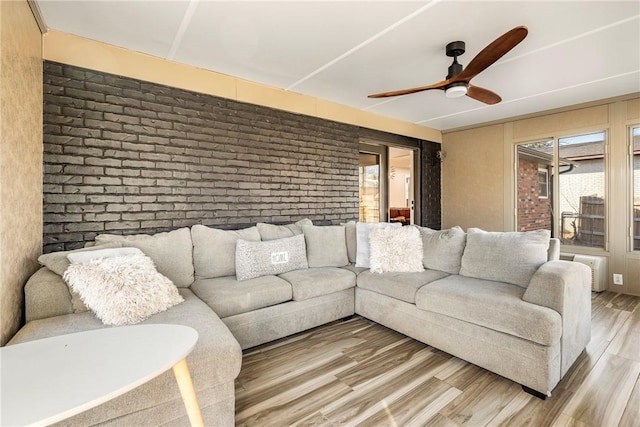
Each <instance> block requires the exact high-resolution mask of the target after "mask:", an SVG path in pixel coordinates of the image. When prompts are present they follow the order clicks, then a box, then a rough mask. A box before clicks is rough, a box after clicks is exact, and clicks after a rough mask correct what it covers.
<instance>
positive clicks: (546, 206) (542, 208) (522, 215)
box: [516, 139, 554, 231]
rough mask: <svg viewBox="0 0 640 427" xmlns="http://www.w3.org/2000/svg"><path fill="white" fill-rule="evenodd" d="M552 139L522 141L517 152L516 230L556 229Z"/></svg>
mask: <svg viewBox="0 0 640 427" xmlns="http://www.w3.org/2000/svg"><path fill="white" fill-rule="evenodd" d="M553 147H554V141H553V139H548V140H543V141H538V142H532V143H527V144H520V145H518V148H517V150H516V152H517V156H518V159H517V166H518V174H517V175H518V176H517V212H518V217H517V230H518V231H532V230H553V212H552V209H551V194H552V192H551V188H550V184H549V178H550V177H551V176H553Z"/></svg>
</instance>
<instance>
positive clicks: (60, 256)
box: [38, 242, 122, 276]
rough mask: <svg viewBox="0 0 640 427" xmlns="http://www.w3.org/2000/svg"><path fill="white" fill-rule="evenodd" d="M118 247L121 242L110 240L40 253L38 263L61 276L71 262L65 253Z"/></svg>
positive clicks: (120, 245)
mask: <svg viewBox="0 0 640 427" xmlns="http://www.w3.org/2000/svg"><path fill="white" fill-rule="evenodd" d="M119 247H122V243H120V242H111V243H105V244H103V245H100V246H91V247H87V248H82V249H75V250H72V251H59V252H51V253H48V254H42V255H40V256H39V257H38V262H39V263H40V265H42V266H44V267H47V268H48V269H49V270H51V271H53V272H54V273H56V274H57V275H58V276H62V275H63V274H64V272H65V270H66V269H67V267H69V265H70V264H71V262H70V261H69V259H68V258H67V255H69V254H71V253H78V252H80V253H81V252H91V251H96V250H102V249H109V248H119Z"/></svg>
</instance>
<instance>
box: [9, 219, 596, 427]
mask: <svg viewBox="0 0 640 427" xmlns="http://www.w3.org/2000/svg"><path fill="white" fill-rule="evenodd" d="M369 228H371V227H369ZM403 228H406V227H403ZM359 231H361V230H360V229H359V228H358V227H357V225H356V223H354V222H351V223H349V224H346V225H345V226H325V227H316V226H313V225H311V223H310V221H308V220H303V221H299V222H298V223H295V224H290V225H286V226H276V225H270V224H257V225H256V226H255V227H251V228H249V229H245V230H237V231H229V230H216V229H213V228H210V227H205V226H202V225H196V226H193V227H192V228H191V229H188V228H184V229H179V230H174V231H172V232H169V233H159V234H157V235H154V236H144V235H138V236H114V235H101V236H98V237H97V238H96V245H98V246H97V247H99V248H105V247H131V246H133V247H137V248H139V249H141V250H142V251H143V252H144V253H145V254H146V255H147V256H148V257H150V258H151V259H152V260H153V261H154V263H155V265H156V267H157V269H158V271H159V272H160V273H162V274H163V275H165V276H166V277H168V278H169V279H171V280H172V281H173V283H174V284H175V285H176V286H177V287H178V290H179V292H180V295H182V297H183V298H184V302H182V303H180V304H178V305H175V306H173V307H171V308H169V309H168V310H166V311H162V312H160V313H157V314H154V315H152V316H151V317H149V318H148V319H147V320H145V321H144V322H143V323H175V324H183V325H187V326H191V327H193V328H195V329H196V330H197V331H198V333H199V335H200V338H199V341H198V344H197V345H196V348H195V349H194V351H193V352H192V354H191V355H190V356H189V357H188V359H187V360H188V363H189V366H190V370H191V373H192V376H193V380H194V385H195V388H196V392H197V395H198V399H199V401H200V405H201V407H202V411H203V416H204V419H205V422H206V424H208V425H233V424H234V403H235V399H234V380H235V378H236V377H237V376H238V374H239V372H240V367H241V363H242V352H241V349H246V348H250V347H253V346H256V345H259V344H262V343H266V342H269V341H272V340H275V339H278V338H281V337H285V336H288V335H291V334H294V333H297V332H300V331H303V330H306V329H309V328H313V327H316V326H319V325H322V324H325V323H328V322H331V321H334V320H338V319H341V318H345V317H349V316H351V315H353V314H359V315H362V316H364V317H367V318H369V319H371V320H373V321H376V322H378V323H380V324H383V325H385V326H387V327H390V328H392V329H395V330H397V331H399V332H401V333H404V334H406V335H408V336H410V337H413V338H415V339H417V340H420V341H422V342H425V343H427V344H429V345H432V346H434V347H437V348H439V349H441V350H443V351H446V352H448V353H451V354H453V355H455V356H458V357H460V358H462V359H465V360H467V361H469V362H471V363H474V364H477V365H479V366H481V367H484V368H486V369H488V370H491V371H493V372H496V373H497V374H500V375H502V376H505V377H507V378H509V379H512V380H513V381H516V382H518V383H520V384H522V385H523V386H525V387H528V388H529V389H531V391H534V392H538V393H539V394H541V395H547V394H549V393H550V392H551V390H553V388H554V387H555V385H556V384H557V383H558V381H559V380H560V379H561V378H562V376H563V375H564V374H565V373H566V372H567V370H568V369H569V367H570V366H571V365H572V363H573V362H574V361H575V359H576V358H577V356H578V355H579V354H580V353H581V352H582V351H583V349H584V347H585V346H586V344H587V342H588V341H589V334H590V317H591V313H590V307H591V306H590V286H591V283H590V280H591V278H590V272H589V270H588V268H587V267H586V266H583V265H581V264H578V263H571V262H565V261H558V260H557V258H558V252H559V243H558V241H557V240H555V239H549V238H548V237H547V238H546V240H544V238H542V240H540V238H538V241H542V242H546V243H545V244H546V246H545V247H544V251H545V252H544V257H545V259H544V260H542V261H541V262H539V264H540V265H538V266H536V268H533V269H532V271H529V272H526V274H521V275H519V276H518V275H517V274H516V277H515V278H513V277H512V273H513V270H518V271H524V270H526V268H525V267H520V268H519V267H518V266H514V265H508V266H504V265H486V264H487V263H488V262H491V259H494V260H495V259H499V258H500V257H504V256H505V255H504V254H501V253H500V248H499V247H498V246H499V245H498V246H495V245H494V244H495V239H498V240H500V239H502V238H503V237H509V238H512V240H507V241H506V242H505V241H503V242H502V246H503V247H504V246H505V244H506V246H510V245H511V246H512V245H516V246H517V243H518V238H520V237H521V234H518V233H488V234H486V235H485V234H481V233H480V232H475V231H474V230H469V233H470V234H467V233H464V232H462V230H460V229H459V228H457V229H451V230H444V231H438V232H436V231H434V230H429V229H421V230H420V231H421V236H422V242H423V244H424V246H423V247H422V246H421V247H420V251H421V252H420V256H421V259H422V261H423V262H421V264H424V267H425V268H424V271H416V272H385V273H381V274H380V273H374V272H372V271H371V270H369V269H368V268H365V267H362V266H358V265H363V262H361V261H362V260H361V259H359V258H358V257H359V256H360V255H362V256H364V255H363V254H362V252H363V250H364V245H365V244H363V243H362V242H363V241H366V240H363V239H361V237H362V236H361V234H362V233H359ZM301 234H302V235H304V237H305V239H304V245H303V250H304V251H305V255H306V259H305V260H303V262H304V263H306V264H307V265H306V266H305V267H304V268H298V269H294V270H291V271H286V272H282V273H278V274H262V275H261V274H260V272H258V273H256V271H253V270H254V267H255V266H254V265H253V264H255V263H253V264H251V263H250V265H249V268H248V270H247V268H246V267H245V266H244V264H246V263H245V262H244V261H245V258H247V257H246V256H244V255H243V257H242V258H238V263H236V258H235V257H236V249H238V250H239V247H240V246H241V244H242V245H244V246H243V247H245V246H246V247H247V248H249V250H253V249H252V248H258V249H259V250H262V249H260V248H263V247H266V246H267V242H275V243H274V244H275V245H278V244H280V242H284V241H289V242H291V241H293V240H294V239H296V237H295V236H300V235H301ZM476 234H478V236H476ZM474 236H475V237H474ZM468 238H469V242H468V243H469V244H470V245H469V246H467V239H468ZM492 239H494V241H492ZM238 241H240V242H241V244H240V243H238ZM296 242H297V243H296V244H297V245H299V241H298V240H296ZM358 243H360V247H358ZM372 244H373V243H372ZM478 245H488V246H486V247H485V248H484V251H483V252H486V253H487V254H489V255H491V254H494V255H495V256H494V257H493V258H491V257H489V258H487V259H483V257H485V254H482V253H480V254H479V253H477V252H476V253H475V255H476V256H480V258H479V259H473V255H474V249H478ZM298 247H299V246H298ZM540 247H541V245H538V247H537V250H538V256H539V255H540ZM527 248H528V247H527V246H526V245H524V246H523V250H525V251H526V250H528V249H527ZM529 249H531V248H529ZM534 249H535V248H534ZM534 249H532V251H533V252H535V250H534ZM83 250H86V251H89V250H92V248H85V249H83ZM406 250H411V248H405V251H406ZM292 251H293V250H292ZM510 251H512V252H516V253H517V250H514V249H510ZM263 252H264V251H263ZM267 252H268V251H267ZM481 252H482V251H481ZM250 253H251V252H250ZM273 253H274V252H273V250H271V256H272V257H271V262H272V264H274V265H267V266H266V268H267V270H265V271H270V270H269V269H270V268H274V267H275V268H281V266H279V265H275V264H278V263H280V261H281V260H282V252H275V253H276V258H273ZM523 253H524V252H523ZM245 254H246V253H245ZM66 255H67V253H64V252H59V253H54V254H46V255H43V257H41V259H40V260H41V263H43V265H45V266H44V267H43V268H42V269H40V270H39V271H38V272H36V273H35V274H34V275H33V276H32V277H31V278H30V280H29V281H28V283H27V284H26V286H25V297H26V320H27V323H26V325H25V326H24V327H23V328H22V329H21V330H20V331H19V332H18V334H17V335H16V336H15V337H14V338H13V339H12V341H11V342H10V343H9V345H11V344H15V343H19V342H24V341H29V340H33V339H38V338H43V337H47V336H52V335H59V334H64V333H71V332H78V331H83V330H89V329H96V328H101V327H106V326H105V325H104V324H103V323H102V322H101V321H100V320H99V319H98V318H96V316H95V315H94V314H93V313H92V312H91V311H89V310H88V309H87V308H86V306H84V304H83V302H82V300H81V299H80V298H79V296H78V295H77V294H75V292H73V291H72V290H71V289H70V287H69V286H68V285H67V284H66V283H65V281H64V280H63V279H62V277H61V275H62V273H63V272H64V271H65V269H66V268H67V267H68V261H67V259H66ZM268 255H269V253H267V256H268ZM365 255H366V254H365ZM260 256H262V255H260ZM260 256H259V254H258V255H256V259H259V258H260ZM289 256H290V254H288V255H287V257H285V258H287V259H289V258H288V257H289ZM291 256H293V255H291ZM506 256H510V255H509V254H507V255H506ZM465 257H466V259H465ZM496 257H498V258H496ZM523 257H524V258H526V256H525V255H523ZM485 258H486V257H485ZM547 258H548V259H549V261H548V262H546V260H547ZM268 259H269V258H267V260H268ZM274 259H275V260H276V261H277V262H275V263H274ZM487 260H488V261H487ZM250 261H251V262H253V261H254V260H250ZM359 261H360V262H359ZM369 261H372V260H366V263H365V264H364V265H366V264H367V263H368V262H369ZM525 261H527V260H525ZM498 262H499V261H496V263H498ZM517 262H520V261H517ZM474 263H475V266H476V267H478V268H476V269H475V270H474V268H473V265H474ZM240 264H242V265H243V267H242V271H240ZM267 264H269V262H267ZM525 264H526V262H525ZM525 264H522V265H525ZM236 266H238V271H236ZM258 267H260V266H258ZM433 267H437V268H438V269H436V268H433ZM421 268H422V267H421ZM372 269H373V267H372ZM247 271H248V273H247ZM496 272H497V273H496ZM247 274H250V275H255V274H257V276H256V277H253V278H249V279H246V280H238V277H241V276H242V277H245V276H246V275H247ZM487 274H488V275H489V277H492V278H493V280H488V279H485V278H482V276H484V275H487ZM496 274H497V276H495V275H496ZM501 274H504V275H505V278H506V280H507V281H509V280H511V281H515V282H519V284H513V283H508V282H503V281H500V280H496V279H499V278H500V275H501ZM474 276H480V277H474ZM64 424H65V425H92V424H111V425H165V424H166V425H182V424H188V420H187V417H186V413H185V411H184V408H183V406H182V401H181V399H180V394H179V391H178V389H177V386H176V384H175V380H174V378H173V376H172V374H171V373H170V372H169V373H165V374H163V375H161V376H160V377H158V378H156V379H154V380H152V381H150V382H149V383H147V384H145V385H143V386H141V387H139V388H137V389H136V390H134V391H131V392H129V393H127V394H125V395H123V396H121V397H118V398H116V399H114V400H112V401H109V402H107V403H105V404H102V405H100V406H98V407H96V408H94V409H92V410H89V411H86V412H84V413H82V414H79V415H77V416H75V417H73V418H71V419H69V420H67V421H65V422H64Z"/></svg>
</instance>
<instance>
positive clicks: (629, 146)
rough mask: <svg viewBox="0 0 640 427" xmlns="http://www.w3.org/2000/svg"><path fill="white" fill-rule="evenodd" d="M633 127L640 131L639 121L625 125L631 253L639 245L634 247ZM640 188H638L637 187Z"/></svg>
mask: <svg viewBox="0 0 640 427" xmlns="http://www.w3.org/2000/svg"><path fill="white" fill-rule="evenodd" d="M634 129H638V132H639V133H640V123H635V124H630V125H628V126H627V149H628V157H629V162H628V167H629V180H628V181H627V182H629V193H628V196H627V197H628V200H629V210H628V212H629V221H628V225H629V243H628V246H627V247H628V250H629V251H630V252H631V253H633V254H640V246H639V247H638V249H636V248H635V240H636V239H635V237H636V234H635V228H636V227H635V223H636V216H635V203H634V201H635V190H636V188H635V155H634V144H633V131H634ZM638 172H639V173H640V169H638ZM639 190H640V189H639ZM638 219H639V220H640V216H639V217H638Z"/></svg>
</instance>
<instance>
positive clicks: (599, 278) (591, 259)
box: [560, 252, 607, 292]
mask: <svg viewBox="0 0 640 427" xmlns="http://www.w3.org/2000/svg"><path fill="white" fill-rule="evenodd" d="M560 259H561V260H564V261H573V262H579V263H581V264H585V265H586V266H588V267H589V268H590V269H591V290H592V291H594V292H602V291H605V290H606V289H607V259H606V258H605V257H602V256H592V255H580V254H570V253H565V252H562V253H561V254H560Z"/></svg>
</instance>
